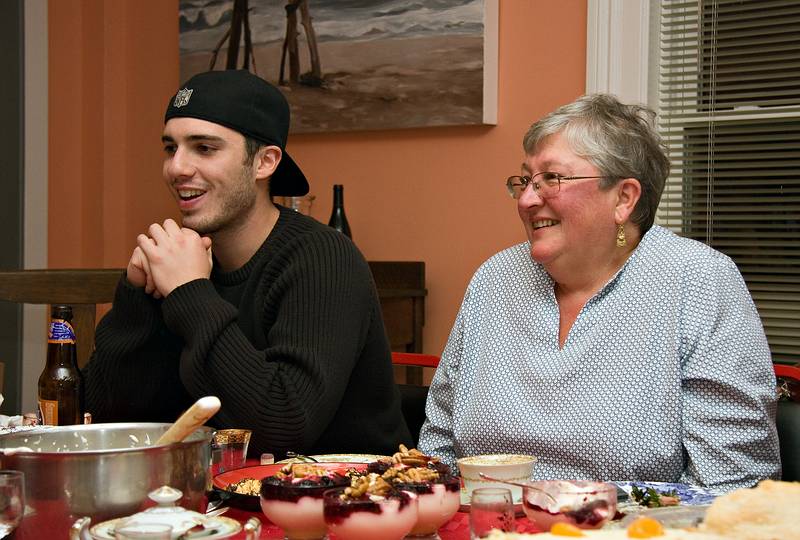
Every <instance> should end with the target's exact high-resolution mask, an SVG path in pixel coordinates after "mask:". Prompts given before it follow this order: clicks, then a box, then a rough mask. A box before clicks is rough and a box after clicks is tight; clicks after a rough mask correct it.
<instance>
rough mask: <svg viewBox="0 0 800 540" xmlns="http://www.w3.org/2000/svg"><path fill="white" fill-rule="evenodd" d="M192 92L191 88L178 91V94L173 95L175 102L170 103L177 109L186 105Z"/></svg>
mask: <svg viewBox="0 0 800 540" xmlns="http://www.w3.org/2000/svg"><path fill="white" fill-rule="evenodd" d="M192 92H193V90H192V89H191V88H184V89H182V90H178V93H177V94H175V101H173V102H172V105H174V106H175V108H177V109H180V108H181V107H184V106H186V105H188V104H189V98H190V97H192Z"/></svg>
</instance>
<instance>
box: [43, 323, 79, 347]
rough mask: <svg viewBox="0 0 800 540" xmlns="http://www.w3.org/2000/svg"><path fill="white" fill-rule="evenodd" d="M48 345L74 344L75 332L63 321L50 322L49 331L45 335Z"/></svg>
mask: <svg viewBox="0 0 800 540" xmlns="http://www.w3.org/2000/svg"><path fill="white" fill-rule="evenodd" d="M47 342H48V343H75V330H73V329H72V325H71V324H69V323H68V322H67V321H65V320H63V319H53V320H52V321H50V331H49V332H48V333H47Z"/></svg>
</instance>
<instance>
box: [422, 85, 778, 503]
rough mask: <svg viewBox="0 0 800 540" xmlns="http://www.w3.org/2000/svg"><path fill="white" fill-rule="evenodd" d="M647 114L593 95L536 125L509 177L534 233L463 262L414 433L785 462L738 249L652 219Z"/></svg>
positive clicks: (759, 473)
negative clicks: (467, 278) (466, 274)
mask: <svg viewBox="0 0 800 540" xmlns="http://www.w3.org/2000/svg"><path fill="white" fill-rule="evenodd" d="M652 117H653V113H652V112H651V111H649V110H647V109H644V108H643V107H638V106H632V105H623V104H621V103H619V102H618V101H617V100H616V99H615V98H613V97H611V96H607V95H593V96H585V97H582V98H580V99H578V100H577V101H575V102H574V103H571V104H569V105H566V106H564V107H561V108H560V109H558V110H556V111H555V112H553V113H551V114H549V115H548V116H546V117H545V118H543V119H541V120H540V121H538V122H536V123H535V124H533V126H531V128H530V130H529V131H528V133H527V134H526V135H525V138H524V140H523V147H524V150H525V160H524V162H523V163H522V173H521V175H519V176H512V177H510V178H509V179H508V181H507V186H508V190H509V192H510V193H511V195H512V196H513V197H514V198H515V199H516V200H517V209H518V212H519V216H520V218H521V219H522V224H523V226H524V228H525V232H526V233H527V236H528V242H525V243H522V244H518V245H516V246H513V247H511V248H509V249H506V250H505V251H501V252H500V253H498V254H497V255H495V256H493V257H492V258H491V259H489V260H488V261H487V262H486V263H484V264H483V265H482V266H481V267H480V269H478V271H477V273H476V274H475V276H474V277H473V279H472V281H471V283H470V285H469V288H468V289H467V292H466V295H465V297H464V301H463V304H462V306H461V310H460V312H459V314H458V317H457V319H456V322H455V325H454V327H453V330H452V332H451V334H450V338H449V340H448V342H447V346H446V347H445V350H444V353H443V355H442V360H441V363H440V365H439V368H438V370H437V371H436V375H435V376H434V379H433V382H432V385H431V389H430V394H429V398H428V405H427V416H428V420H427V422H426V423H425V425H424V426H423V428H422V433H421V436H420V444H419V447H420V449H422V450H423V451H425V452H427V453H430V454H434V455H438V456H441V457H442V458H443V459H444V461H445V462H449V463H450V464H454V462H455V460H456V458H459V457H462V456H469V455H475V454H484V453H499V452H503V453H505V452H524V453H530V454H534V455H537V456H538V457H539V462H538V464H537V466H536V469H535V471H534V476H535V477H538V478H592V479H629V480H650V481H672V482H676V481H681V482H687V483H691V484H698V485H703V486H712V487H717V488H721V489H733V488H736V487H741V486H750V485H753V484H755V483H756V482H757V481H759V480H760V479H763V478H766V477H777V476H778V475H779V474H780V458H779V450H778V440H777V435H776V431H775V424H774V414H775V378H774V375H773V370H772V363H771V358H770V351H769V348H768V346H767V342H766V339H765V337H764V331H763V328H762V326H761V322H760V320H759V316H758V313H757V311H756V308H755V306H754V304H753V301H752V299H751V297H750V295H749V293H748V291H747V288H746V287H745V284H744V281H743V279H742V277H741V275H740V273H739V271H738V270H737V268H736V265H735V264H734V263H733V262H732V261H731V260H730V259H729V258H728V257H726V256H725V255H723V254H721V253H719V252H717V251H715V250H713V249H711V248H710V247H708V246H706V245H704V244H701V243H699V242H695V241H693V240H689V239H685V238H681V237H679V236H676V235H675V234H673V233H672V232H670V231H668V230H666V229H664V228H662V227H659V226H656V225H653V219H654V216H655V211H656V207H657V205H658V201H659V199H660V197H661V192H662V191H663V188H664V182H665V179H666V177H667V175H668V173H669V160H668V159H667V157H666V155H665V152H664V150H663V148H662V146H661V143H660V140H659V137H658V135H657V134H656V132H655V131H654V129H653V128H652V126H651V121H652Z"/></svg>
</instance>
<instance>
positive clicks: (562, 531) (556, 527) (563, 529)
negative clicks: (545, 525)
mask: <svg viewBox="0 0 800 540" xmlns="http://www.w3.org/2000/svg"><path fill="white" fill-rule="evenodd" d="M550 534H553V535H556V536H586V535H585V534H583V531H582V530H580V529H579V528H578V527H576V526H575V525H571V524H569V523H561V522H559V523H553V526H552V527H550Z"/></svg>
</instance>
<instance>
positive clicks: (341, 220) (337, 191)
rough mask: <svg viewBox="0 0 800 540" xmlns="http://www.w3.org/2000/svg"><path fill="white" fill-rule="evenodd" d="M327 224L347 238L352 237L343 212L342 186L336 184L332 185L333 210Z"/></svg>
mask: <svg viewBox="0 0 800 540" xmlns="http://www.w3.org/2000/svg"><path fill="white" fill-rule="evenodd" d="M328 225H330V226H331V227H333V228H334V229H336V230H337V231H339V232H340V233H342V234H344V235H345V236H347V237H348V238H353V235H352V234H351V233H350V224H349V223H347V216H346V215H345V213H344V186H342V185H341V184H336V185H334V186H333V210H332V211H331V219H329V220H328Z"/></svg>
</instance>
